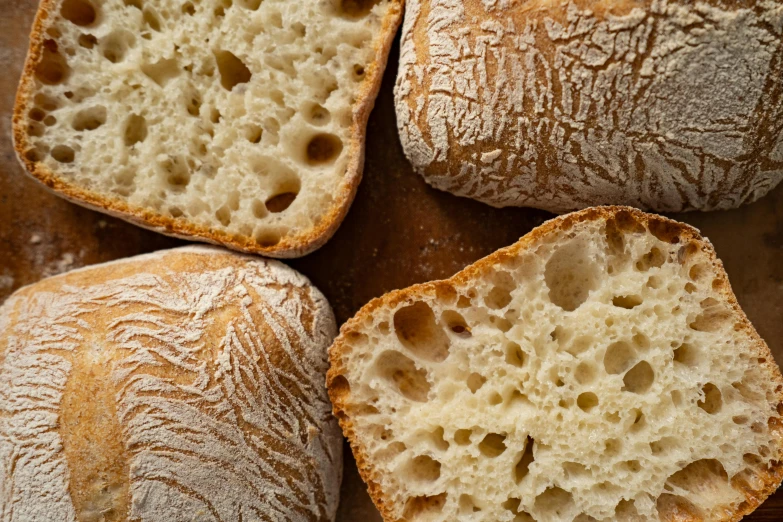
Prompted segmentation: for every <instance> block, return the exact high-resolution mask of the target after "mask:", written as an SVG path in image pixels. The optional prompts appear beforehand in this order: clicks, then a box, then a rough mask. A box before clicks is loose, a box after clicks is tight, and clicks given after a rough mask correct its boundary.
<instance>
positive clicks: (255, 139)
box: [246, 125, 264, 143]
mask: <svg viewBox="0 0 783 522" xmlns="http://www.w3.org/2000/svg"><path fill="white" fill-rule="evenodd" d="M263 135H264V129H262V128H261V127H260V126H258V125H250V126H249V127H248V128H247V131H246V136H247V141H249V142H250V143H261V138H262V137H263Z"/></svg>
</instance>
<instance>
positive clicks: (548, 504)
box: [533, 486, 575, 520]
mask: <svg viewBox="0 0 783 522" xmlns="http://www.w3.org/2000/svg"><path fill="white" fill-rule="evenodd" d="M534 506H535V507H534V511H533V513H534V514H536V518H537V519H541V520H572V518H573V517H574V515H575V513H573V511H574V498H573V496H572V495H571V493H569V492H568V491H565V490H564V489H561V488H559V487H557V486H555V487H551V488H547V489H546V490H545V491H544V492H543V493H541V494H540V495H538V496H537V497H536V500H535V504H534Z"/></svg>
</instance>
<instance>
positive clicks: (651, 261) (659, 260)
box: [636, 247, 666, 272]
mask: <svg viewBox="0 0 783 522" xmlns="http://www.w3.org/2000/svg"><path fill="white" fill-rule="evenodd" d="M665 262H666V255H665V254H664V253H663V251H662V250H661V249H660V248H658V247H652V248H651V249H650V251H649V252H647V253H646V254H645V255H644V256H642V257H641V258H640V259H639V260H638V261H636V269H637V270H639V271H640V272H647V271H648V270H650V269H651V268H660V267H662V266H663V264H664V263H665Z"/></svg>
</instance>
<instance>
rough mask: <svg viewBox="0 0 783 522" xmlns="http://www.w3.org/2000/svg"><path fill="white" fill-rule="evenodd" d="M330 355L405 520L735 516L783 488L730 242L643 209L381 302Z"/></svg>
mask: <svg viewBox="0 0 783 522" xmlns="http://www.w3.org/2000/svg"><path fill="white" fill-rule="evenodd" d="M330 360H331V369H330V371H329V374H328V387H329V392H330V396H331V399H332V402H333V404H334V408H335V413H336V415H337V416H338V418H339V419H340V422H341V425H342V428H343V431H344V433H345V434H346V436H347V437H348V438H349V439H350V442H351V445H352V448H353V452H354V455H355V456H356V459H357V461H358V465H359V469H360V471H361V473H362V476H363V478H364V480H365V481H366V482H367V484H368V486H369V490H370V493H371V495H372V497H373V499H374V501H375V503H376V505H377V506H378V508H379V509H380V511H381V513H382V514H383V516H384V519H385V520H386V521H400V520H408V521H418V520H428V521H449V520H470V521H507V522H510V521H514V522H529V521H537V522H549V521H567V522H571V521H579V522H586V521H610V520H628V521H646V520H661V521H729V520H732V521H733V520H739V519H740V518H742V516H743V515H745V514H747V513H749V512H751V511H753V510H754V509H755V508H756V507H757V506H758V505H759V504H760V503H761V502H762V501H763V500H764V499H765V498H766V497H767V496H768V495H769V494H770V493H772V492H773V491H774V490H775V489H776V488H777V486H778V485H779V483H780V481H781V478H783V469H781V466H780V464H779V461H780V459H781V453H783V449H782V447H783V446H782V444H783V440H782V437H783V433H782V431H783V429H782V426H783V424H781V413H783V403H781V401H783V394H782V393H781V391H783V378H781V374H780V371H779V369H778V367H777V365H776V364H775V362H774V360H773V358H772V355H771V354H770V351H769V348H768V347H767V345H766V344H765V343H764V341H763V340H762V339H761V338H760V337H759V336H758V334H757V333H756V331H755V330H754V329H753V326H752V325H751V324H750V323H749V322H748V319H747V317H746V316H745V314H744V313H743V312H742V310H741V309H740V307H739V305H738V304H737V301H736V298H735V297H734V294H733V293H732V290H731V287H730V285H729V281H728V279H727V276H726V273H725V272H724V270H723V266H722V264H721V262H720V261H719V260H718V259H717V258H716V256H715V252H714V250H713V247H712V245H711V244H710V243H709V241H708V240H707V239H705V238H703V237H701V236H700V235H699V233H698V231H697V230H695V229H693V228H691V227H689V226H687V225H683V224H680V223H677V222H674V221H670V220H668V219H665V218H662V217H658V216H653V215H648V214H644V213H642V212H639V211H637V210H633V209H630V208H626V207H599V208H592V209H587V210H584V211H581V212H578V213H574V214H570V215H566V216H563V217H560V218H558V219H555V220H552V221H550V222H548V223H546V224H544V225H543V226H541V227H539V228H537V229H535V230H533V231H532V232H531V233H530V234H528V235H527V236H525V237H524V238H522V239H521V240H520V241H519V242H518V243H516V244H515V245H513V246H511V247H508V248H506V249H503V250H500V251H498V252H496V253H494V254H492V255H491V256H489V257H487V258H485V259H483V260H481V261H479V262H477V263H476V264H474V265H472V266H470V267H468V268H467V269H465V270H464V271H462V272H460V273H458V274H457V275H455V276H454V277H453V278H451V279H449V280H445V281H438V282H432V283H427V284H423V285H417V286H414V287H411V288H409V289H406V290H401V291H397V292H393V293H391V294H388V295H386V296H384V297H382V298H380V299H376V300H374V301H372V302H371V303H369V304H368V305H367V306H365V307H364V308H363V309H362V310H361V311H360V312H359V313H358V314H357V315H356V316H355V317H354V318H353V319H351V320H350V321H349V322H348V323H346V324H345V325H344V326H343V328H342V331H341V334H340V336H339V337H338V338H337V340H336V341H335V343H334V344H333V345H332V347H331V349H330Z"/></svg>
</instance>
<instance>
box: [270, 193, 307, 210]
mask: <svg viewBox="0 0 783 522" xmlns="http://www.w3.org/2000/svg"><path fill="white" fill-rule="evenodd" d="M298 195H299V192H298V191H297V192H283V193H281V194H277V195H275V196H272V197H271V198H269V199H267V200H266V208H267V210H269V212H271V213H272V214H279V213H281V212H284V211H286V210H287V209H288V208H289V207H290V206H291V205H292V204H293V202H294V201H295V200H296V197H297V196H298Z"/></svg>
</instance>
